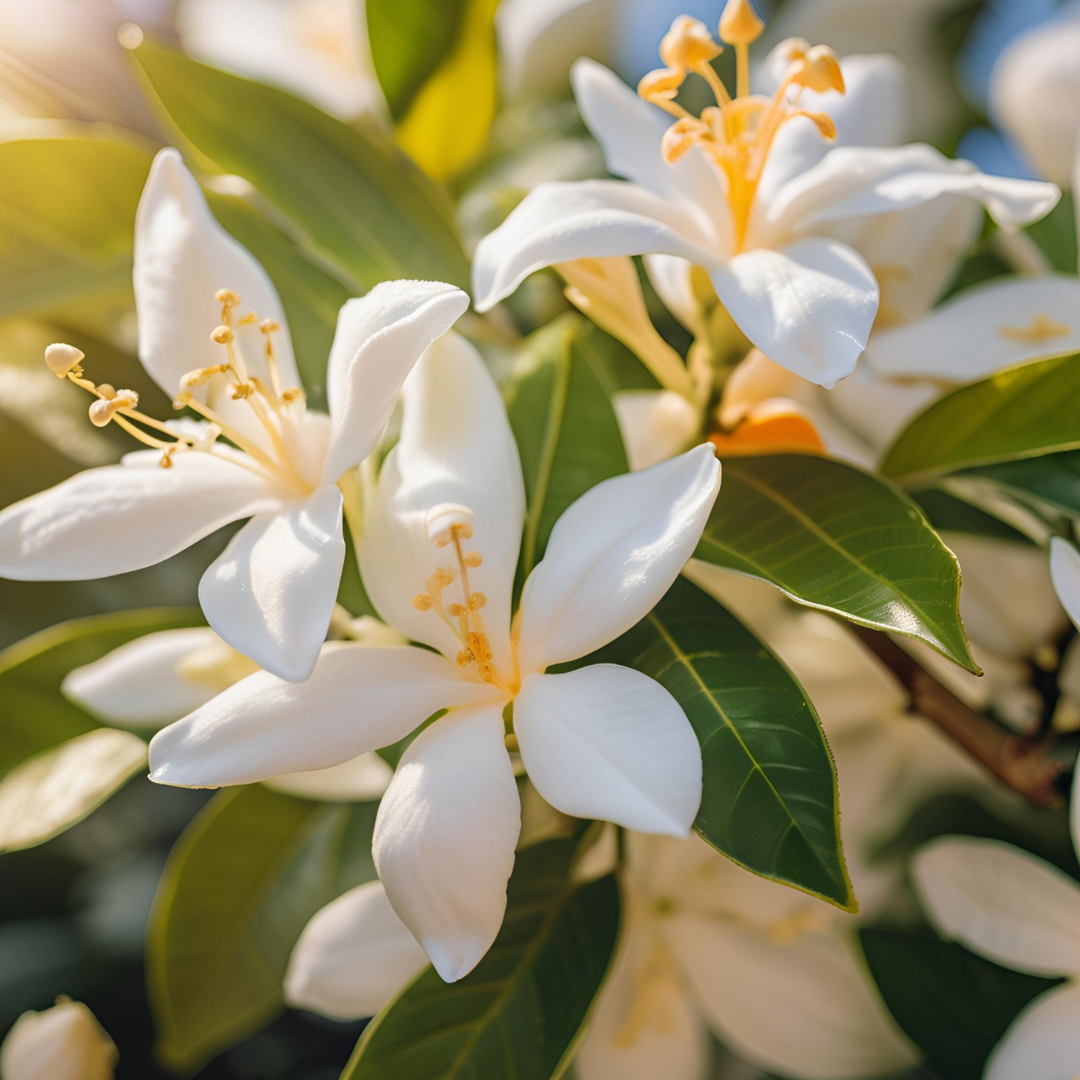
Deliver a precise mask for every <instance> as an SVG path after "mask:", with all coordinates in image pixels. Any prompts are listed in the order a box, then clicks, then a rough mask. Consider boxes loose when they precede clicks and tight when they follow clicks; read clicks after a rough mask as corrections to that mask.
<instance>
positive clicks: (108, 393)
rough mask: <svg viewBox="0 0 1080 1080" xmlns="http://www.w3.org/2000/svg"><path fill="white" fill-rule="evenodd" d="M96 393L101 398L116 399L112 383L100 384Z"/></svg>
mask: <svg viewBox="0 0 1080 1080" xmlns="http://www.w3.org/2000/svg"><path fill="white" fill-rule="evenodd" d="M97 392H98V393H99V394H100V395H101V396H102V397H103V398H114V397H116V387H115V386H113V385H112V383H107V382H103V383H101V384H100V385H99V386H98V388H97Z"/></svg>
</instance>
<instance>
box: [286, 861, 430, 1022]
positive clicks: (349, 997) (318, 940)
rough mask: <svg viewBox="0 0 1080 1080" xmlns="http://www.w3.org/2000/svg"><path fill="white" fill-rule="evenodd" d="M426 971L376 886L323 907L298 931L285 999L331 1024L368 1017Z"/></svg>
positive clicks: (424, 961) (416, 947)
mask: <svg viewBox="0 0 1080 1080" xmlns="http://www.w3.org/2000/svg"><path fill="white" fill-rule="evenodd" d="M425 967H427V957H426V956H425V955H424V950H423V949H421V948H420V946H419V945H418V944H417V943H416V940H415V939H414V938H413V936H412V934H410V933H409V931H408V930H407V929H406V928H405V924H404V923H403V922H402V921H401V920H400V919H399V918H398V917H397V915H396V914H395V913H394V909H393V908H392V907H391V906H390V901H389V900H387V899H386V891H385V890H384V889H383V886H382V882H379V881H369V882H368V883H367V884H366V885H361V886H360V887H359V888H356V889H350V890H349V891H348V892H347V893H344V894H343V895H341V896H339V897H338V898H337V899H336V900H334V901H332V902H331V903H329V904H327V905H326V907H324V908H323V909H322V910H321V911H319V912H318V913H317V914H316V915H315V917H314V918H313V919H312V920H311V922H309V923H308V924H307V926H305V927H304V932H303V933H302V934H301V935H300V940H299V941H297V943H296V946H295V948H294V949H293V951H292V956H291V957H290V958H289V968H288V971H286V972H285V984H284V987H285V1001H286V1003H287V1004H289V1005H291V1006H292V1007H293V1008H294V1009H310V1010H311V1011H312V1012H317V1013H320V1014H321V1015H323V1016H328V1017H330V1018H331V1019H332V1020H359V1019H360V1018H361V1017H363V1016H374V1015H375V1014H376V1013H377V1012H378V1011H379V1010H380V1009H381V1008H382V1007H383V1006H384V1005H385V1004H386V1003H387V1002H388V1001H389V1000H390V999H391V998H392V997H394V995H395V994H397V993H398V991H400V990H401V989H403V988H404V986H405V984H406V983H408V982H409V981H410V980H411V979H412V978H413V977H414V976H415V975H417V974H419V972H420V971H421V970H422V969H423V968H425Z"/></svg>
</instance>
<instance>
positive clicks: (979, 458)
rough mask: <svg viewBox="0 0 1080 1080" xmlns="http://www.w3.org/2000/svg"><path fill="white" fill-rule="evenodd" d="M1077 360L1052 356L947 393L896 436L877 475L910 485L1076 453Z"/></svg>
mask: <svg viewBox="0 0 1080 1080" xmlns="http://www.w3.org/2000/svg"><path fill="white" fill-rule="evenodd" d="M1078 396H1080V357H1078V356H1076V355H1071V356H1055V357H1051V358H1050V359H1049V360H1036V361H1035V362H1034V363H1030V364H1021V365H1019V366H1018V367H1012V368H1007V369H1006V370H1005V371H999V372H998V373H997V374H996V375H991V376H990V377H989V378H988V379H982V380H980V381H979V382H975V383H971V385H969V386H963V387H961V388H960V389H959V390H955V391H953V392H952V393H951V394H946V395H945V397H943V398H940V399H939V400H938V401H936V402H934V404H933V405H931V406H930V407H929V408H928V409H926V410H925V411H924V412H922V413H920V414H919V415H918V416H916V417H915V419H914V420H912V421H911V423H910V424H908V426H907V427H906V428H904V430H903V431H901V432H900V434H899V435H898V436H897V437H896V440H895V442H893V444H892V446H891V447H889V449H888V451H887V452H886V454H885V457H884V459H883V460H882V463H881V471H882V472H884V473H885V474H886V475H887V476H891V477H894V478H895V479H896V480H898V481H899V482H900V483H902V484H905V485H909V486H922V485H925V484H927V483H932V482H933V481H934V479H935V478H936V477H938V476H941V475H942V474H944V473H950V472H957V471H958V470H960V469H970V468H973V467H975V466H977V465H990V464H993V463H995V462H999V461H1011V460H1013V459H1016V458H1030V457H1038V456H1040V455H1042V454H1051V453H1055V452H1056V451H1059V450H1076V449H1080V409H1077V408H1076V401H1077V398H1078Z"/></svg>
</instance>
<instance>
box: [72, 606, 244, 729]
mask: <svg viewBox="0 0 1080 1080" xmlns="http://www.w3.org/2000/svg"><path fill="white" fill-rule="evenodd" d="M218 646H221V647H224V646H223V645H222V642H221V639H220V638H219V637H218V636H217V634H215V633H214V631H213V630H211V629H210V628H209V627H208V626H193V627H190V628H185V629H182V630H161V631H159V632H158V633H155V634H147V635H145V636H144V637H141V638H136V639H135V640H134V641H129V642H128V643H127V644H126V645H121V646H120V647H119V648H118V649H113V651H112V652H111V653H108V654H107V655H106V656H103V657H102V658H101V659H100V660H95V661H94V662H93V663H92V664H86V665H85V666H83V667H79V668H76V669H75V670H74V671H72V672H70V673H69V674H68V676H67V677H66V678H65V679H64V681H63V683H62V684H61V686H60V690H61V692H62V693H63V695H64V696H65V697H66V698H68V700H70V701H74V702H75V703H76V704H77V705H80V706H82V708H84V709H86V710H87V712H90V713H93V714H94V715H95V716H97V717H100V718H101V719H102V720H105V721H107V722H108V723H112V724H124V725H125V726H127V727H147V728H159V727H161V726H163V725H164V724H171V723H172V722H173V721H174V720H179V719H180V717H181V716H185V715H186V714H187V713H189V712H192V711H193V710H194V709H197V708H198V707H199V706H200V705H205V704H206V703H207V702H208V701H209V700H210V699H211V698H212V697H213V696H214V695H215V694H216V693H218V691H219V690H220V689H222V687H220V686H217V685H215V684H214V683H213V682H207V681H199V680H197V679H193V678H191V677H190V676H189V675H188V673H187V672H186V671H185V670H184V666H183V664H184V661H185V660H186V659H188V657H190V656H191V655H192V654H194V653H197V652H198V651H199V650H201V649H206V648H211V649H212V648H215V647H218Z"/></svg>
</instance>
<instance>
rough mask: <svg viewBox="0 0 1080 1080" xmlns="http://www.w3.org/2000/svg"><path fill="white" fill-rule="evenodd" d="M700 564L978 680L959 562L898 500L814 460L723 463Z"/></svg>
mask: <svg viewBox="0 0 1080 1080" xmlns="http://www.w3.org/2000/svg"><path fill="white" fill-rule="evenodd" d="M695 554H696V555H697V557H698V558H699V559H704V560H705V561H706V562H711V563H715V564H716V565H717V566H725V567H727V568H728V569H729V570H736V571H738V572H739V573H742V574H748V575H750V576H751V577H756V578H761V580H762V581H768V582H770V583H771V584H773V585H775V586H777V588H779V589H782V590H783V591H784V592H785V593H787V595H788V596H790V597H791V599H792V600H795V601H797V602H798V603H800V604H806V605H807V606H808V607H814V608H820V609H821V610H823V611H828V612H831V613H832V614H834V615H840V616H842V617H843V618H845V619H850V620H851V621H852V622H855V623H858V624H859V625H861V626H870V627H873V628H875V629H878V630H887V631H889V632H891V633H897V634H906V635H907V636H909V637H915V638H918V639H920V640H921V641H925V642H926V643H927V644H928V645H930V646H932V647H933V648H935V649H937V651H938V652H940V653H942V654H943V655H945V656H947V657H948V658H949V659H950V660H954V661H956V663H958V664H961V665H962V666H963V667H966V668H968V669H969V670H971V671H978V666H977V665H976V663H975V661H974V660H973V659H972V657H971V653H970V651H969V650H968V644H967V639H966V637H965V636H964V628H963V625H962V624H961V622H960V614H959V610H958V603H959V598H960V568H959V567H958V565H957V563H956V559H955V558H954V557H953V555H952V553H951V552H950V551H949V549H948V548H947V547H945V545H944V544H943V543H942V542H941V540H940V538H939V537H938V535H937V533H935V532H934V530H933V529H932V528H931V527H930V524H929V523H928V522H927V520H926V518H925V517H924V516H923V514H922V512H921V511H920V510H919V508H918V506H916V505H915V503H913V502H912V501H911V500H910V499H909V498H908V497H907V496H906V495H905V494H904V493H903V492H901V491H899V490H897V489H896V488H895V487H893V485H892V484H889V483H888V482H886V481H882V480H881V479H879V478H878V477H876V476H871V475H870V474H869V473H866V472H863V471H862V470H861V469H856V468H855V467H854V466H851V465H845V464H843V463H842V462H839V461H832V460H830V459H828V458H823V457H817V456H816V455H809V454H807V455H801V454H769V455H764V456H760V457H730V458H727V459H726V460H725V461H724V478H723V483H722V486H721V489H720V496H719V498H718V499H717V500H716V506H715V507H714V508H713V512H712V516H711V517H710V519H709V524H708V525H707V526H706V528H705V534H704V536H703V537H702V540H701V543H700V545H699V546H698V549H697V551H696V553H695Z"/></svg>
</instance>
